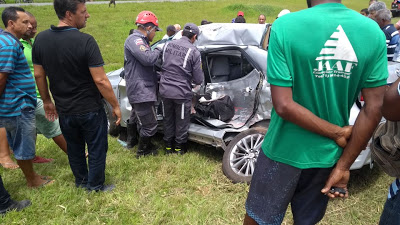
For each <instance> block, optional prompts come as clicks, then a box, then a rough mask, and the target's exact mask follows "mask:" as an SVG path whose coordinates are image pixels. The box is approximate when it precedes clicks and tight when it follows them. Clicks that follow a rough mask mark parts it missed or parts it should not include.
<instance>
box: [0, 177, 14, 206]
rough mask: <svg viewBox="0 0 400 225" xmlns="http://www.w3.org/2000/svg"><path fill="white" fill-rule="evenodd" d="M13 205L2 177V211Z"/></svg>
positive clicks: (0, 184)
mask: <svg viewBox="0 0 400 225" xmlns="http://www.w3.org/2000/svg"><path fill="white" fill-rule="evenodd" d="M10 204H11V198H10V195H9V194H8V192H7V190H6V189H5V188H4V184H3V180H2V179H1V176H0V210H4V209H6V208H8V207H9V206H10Z"/></svg>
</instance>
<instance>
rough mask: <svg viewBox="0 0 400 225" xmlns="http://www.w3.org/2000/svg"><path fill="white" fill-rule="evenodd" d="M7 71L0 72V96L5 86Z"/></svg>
mask: <svg viewBox="0 0 400 225" xmlns="http://www.w3.org/2000/svg"><path fill="white" fill-rule="evenodd" d="M7 77H8V73H0V96H1V95H2V94H3V91H4V89H5V88H6V83H7Z"/></svg>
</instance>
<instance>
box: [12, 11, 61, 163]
mask: <svg viewBox="0 0 400 225" xmlns="http://www.w3.org/2000/svg"><path fill="white" fill-rule="evenodd" d="M26 14H28V16H29V22H30V23H31V24H32V29H31V30H28V32H26V33H25V34H24V35H23V36H22V39H20V41H21V43H22V45H23V46H24V54H25V57H26V60H27V61H28V65H29V68H30V70H31V73H32V76H33V77H34V72H33V63H32V47H33V43H34V37H35V35H36V32H37V21H36V18H35V16H33V15H32V14H31V13H29V12H26ZM35 86H36V85H35ZM36 95H37V105H36V109H35V118H36V130H37V132H38V133H40V134H43V135H44V136H45V137H46V138H48V139H50V138H51V139H53V141H54V143H56V144H57V145H58V147H60V149H61V150H63V151H64V152H65V153H67V142H66V141H65V138H64V135H63V134H62V133H61V128H60V124H59V122H58V119H56V120H54V121H49V120H47V119H46V115H45V112H44V108H43V101H42V98H41V96H40V93H39V90H38V89H37V86H36ZM35 159H36V161H37V162H40V161H42V162H48V161H52V159H45V158H42V157H38V156H36V157H35ZM35 159H34V160H33V162H34V163H35Z"/></svg>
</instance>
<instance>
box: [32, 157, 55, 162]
mask: <svg viewBox="0 0 400 225" xmlns="http://www.w3.org/2000/svg"><path fill="white" fill-rule="evenodd" d="M53 160H54V159H46V158H43V157H41V156H35V158H33V159H32V163H49V162H51V161H53Z"/></svg>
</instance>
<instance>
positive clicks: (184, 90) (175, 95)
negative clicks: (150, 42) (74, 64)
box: [160, 23, 204, 154]
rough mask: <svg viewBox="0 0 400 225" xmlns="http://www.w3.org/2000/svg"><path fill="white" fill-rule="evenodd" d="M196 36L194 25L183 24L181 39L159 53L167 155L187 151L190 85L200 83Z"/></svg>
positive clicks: (201, 80)
mask: <svg viewBox="0 0 400 225" xmlns="http://www.w3.org/2000/svg"><path fill="white" fill-rule="evenodd" d="M199 32H200V31H199V28H198V27H197V26H196V25H195V24H193V23H187V24H186V25H185V26H184V28H183V31H182V38H181V39H179V40H173V41H171V42H167V43H166V44H165V46H164V49H163V54H162V59H163V64H162V69H161V78H160V95H161V98H162V101H163V107H164V108H163V112H164V120H163V122H164V141H165V150H166V152H167V154H168V153H179V154H184V153H186V151H187V150H186V142H187V137H188V130H189V125H190V109H191V103H192V97H193V94H192V83H193V84H195V85H200V84H201V83H202V82H203V79H204V74H203V71H202V69H201V56H200V52H199V51H198V50H197V48H196V47H195V46H194V45H193V43H194V42H195V41H196V39H197V36H198V35H199ZM174 141H175V143H174Z"/></svg>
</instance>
